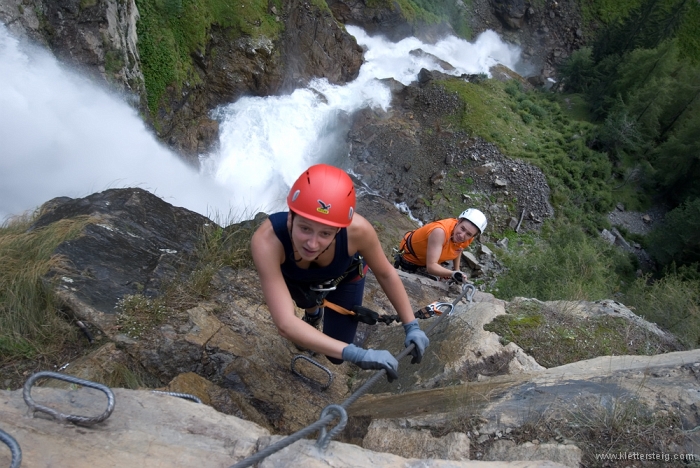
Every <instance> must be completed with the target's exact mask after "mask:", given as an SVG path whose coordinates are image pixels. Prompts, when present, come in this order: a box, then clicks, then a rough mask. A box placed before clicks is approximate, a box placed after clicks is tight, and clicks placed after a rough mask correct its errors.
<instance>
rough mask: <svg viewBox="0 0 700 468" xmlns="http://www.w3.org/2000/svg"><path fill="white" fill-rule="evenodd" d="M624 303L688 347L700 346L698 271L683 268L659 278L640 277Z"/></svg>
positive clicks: (699, 280) (699, 277) (699, 288)
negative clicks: (652, 279) (651, 279)
mask: <svg viewBox="0 0 700 468" xmlns="http://www.w3.org/2000/svg"><path fill="white" fill-rule="evenodd" d="M624 303H625V304H626V305H628V306H630V307H634V308H635V313H636V314H637V315H640V316H641V317H644V318H645V319H646V320H648V321H650V322H652V323H656V324H658V325H659V326H660V327H661V328H663V329H665V330H668V331H670V332H671V333H673V334H674V335H676V336H677V337H678V339H679V340H681V341H682V342H683V343H684V344H685V345H686V346H688V347H689V348H697V347H698V346H700V276H699V275H698V273H697V272H696V271H695V272H694V271H693V270H690V269H688V268H680V269H679V270H677V271H672V272H671V273H669V274H667V275H666V276H664V277H663V278H661V279H659V280H658V281H650V278H649V277H648V276H647V277H643V278H639V279H637V281H635V282H634V283H633V284H632V285H631V287H630V288H629V289H628V290H627V292H626V293H625V295H624Z"/></svg>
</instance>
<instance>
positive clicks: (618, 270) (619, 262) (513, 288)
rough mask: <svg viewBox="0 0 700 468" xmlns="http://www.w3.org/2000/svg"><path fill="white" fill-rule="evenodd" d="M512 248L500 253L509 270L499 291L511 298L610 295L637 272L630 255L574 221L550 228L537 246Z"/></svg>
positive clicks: (578, 297) (597, 296) (579, 298)
mask: <svg viewBox="0 0 700 468" xmlns="http://www.w3.org/2000/svg"><path fill="white" fill-rule="evenodd" d="M509 250H510V251H509V252H503V253H501V254H500V255H499V257H502V258H503V261H504V262H505V264H506V265H508V268H509V271H508V274H506V275H505V276H504V277H503V278H502V279H500V280H499V281H498V291H495V292H496V293H497V294H498V296H499V297H503V298H507V299H512V298H513V297H517V296H521V297H536V298H538V299H540V300H544V301H551V300H559V299H571V300H589V301H594V300H599V299H605V298H609V297H612V296H613V294H614V293H616V292H617V291H619V289H620V288H621V286H622V283H623V281H625V280H629V278H630V277H631V276H632V274H633V272H634V263H633V260H632V259H631V258H630V257H628V256H627V255H625V254H623V253H621V252H620V251H619V249H617V248H615V247H613V246H610V245H609V244H606V243H605V242H604V241H602V240H600V239H598V238H596V237H591V236H588V235H586V234H585V233H584V232H583V231H582V230H581V229H580V228H577V227H575V226H571V225H564V226H561V227H557V228H555V229H553V230H552V232H548V231H547V230H545V232H543V235H542V238H541V239H540V240H538V241H537V242H535V243H534V244H532V245H523V246H518V245H517V244H515V243H513V244H509Z"/></svg>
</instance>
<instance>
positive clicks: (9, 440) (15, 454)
mask: <svg viewBox="0 0 700 468" xmlns="http://www.w3.org/2000/svg"><path fill="white" fill-rule="evenodd" d="M0 440H1V441H2V442H3V443H4V444H5V445H7V446H8V447H10V453H11V454H12V462H11V463H10V468H19V466H20V465H21V464H22V449H21V448H20V447H19V444H18V443H17V441H16V440H15V438H14V437H12V436H11V435H10V434H8V433H7V432H5V431H3V430H2V429H0Z"/></svg>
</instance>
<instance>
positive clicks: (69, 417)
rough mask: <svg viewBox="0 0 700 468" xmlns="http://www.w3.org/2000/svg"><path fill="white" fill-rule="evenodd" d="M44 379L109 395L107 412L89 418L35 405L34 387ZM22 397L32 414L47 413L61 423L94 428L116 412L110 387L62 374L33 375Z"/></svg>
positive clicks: (25, 386)
mask: <svg viewBox="0 0 700 468" xmlns="http://www.w3.org/2000/svg"><path fill="white" fill-rule="evenodd" d="M42 378H44V379H45V378H52V379H57V380H63V381H65V382H70V383H74V384H77V385H82V386H83V387H90V388H95V389H97V390H100V391H101V392H103V393H104V394H105V395H107V410H106V411H105V412H104V413H102V414H101V415H99V416H97V417H89V416H79V415H74V414H63V413H60V412H58V411H56V410H54V409H52V408H49V407H47V406H43V405H39V404H36V403H34V400H32V396H31V391H32V385H34V382H36V381H37V380H39V379H42ZM22 396H23V397H24V401H25V403H27V406H29V410H30V411H31V412H32V413H34V412H36V411H41V412H42V413H46V414H49V415H51V416H53V417H54V418H55V419H58V420H59V421H68V422H72V423H73V424H78V425H81V426H92V425H93V424H97V423H98V422H102V421H104V420H105V419H107V418H108V417H109V416H110V415H111V414H112V411H114V393H112V390H110V389H109V387H106V386H104V385H102V384H99V383H96V382H91V381H89V380H83V379H79V378H77V377H73V376H72V375H66V374H60V373H58V372H49V371H41V372H37V373H36V374H34V375H32V376H31V377H29V378H28V379H27V381H26V382H25V383H24V389H23V390H22Z"/></svg>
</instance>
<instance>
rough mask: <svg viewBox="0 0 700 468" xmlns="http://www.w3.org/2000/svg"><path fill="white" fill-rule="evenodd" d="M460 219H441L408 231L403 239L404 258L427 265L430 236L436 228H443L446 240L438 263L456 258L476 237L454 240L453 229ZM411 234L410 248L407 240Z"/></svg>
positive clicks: (401, 248)
mask: <svg viewBox="0 0 700 468" xmlns="http://www.w3.org/2000/svg"><path fill="white" fill-rule="evenodd" d="M458 222H459V220H457V219H456V218H449V219H441V220H439V221H433V222H432V223H429V224H426V225H425V226H423V227H420V228H418V229H416V230H415V231H411V232H407V233H406V234H405V235H404V237H403V240H402V241H401V245H400V247H399V248H400V250H403V251H404V254H403V258H404V259H405V260H406V261H408V262H411V263H414V264H416V265H420V266H425V264H426V257H427V255H428V237H430V233H431V232H433V231H434V230H435V229H436V228H442V230H443V231H444V232H445V241H444V242H443V243H442V252H440V258H439V259H438V263H442V262H446V261H448V260H454V259H456V258H457V257H458V256H459V255H460V254H461V253H462V250H464V249H465V248H466V247H468V246H469V244H471V243H472V241H473V240H474V238H471V239H467V240H466V241H464V242H462V243H461V244H457V243H456V242H453V241H452V230H453V229H454V228H455V226H456V225H457V223H458ZM409 236H410V248H409V246H408V245H406V240H407V239H408V238H409ZM411 249H412V251H411Z"/></svg>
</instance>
